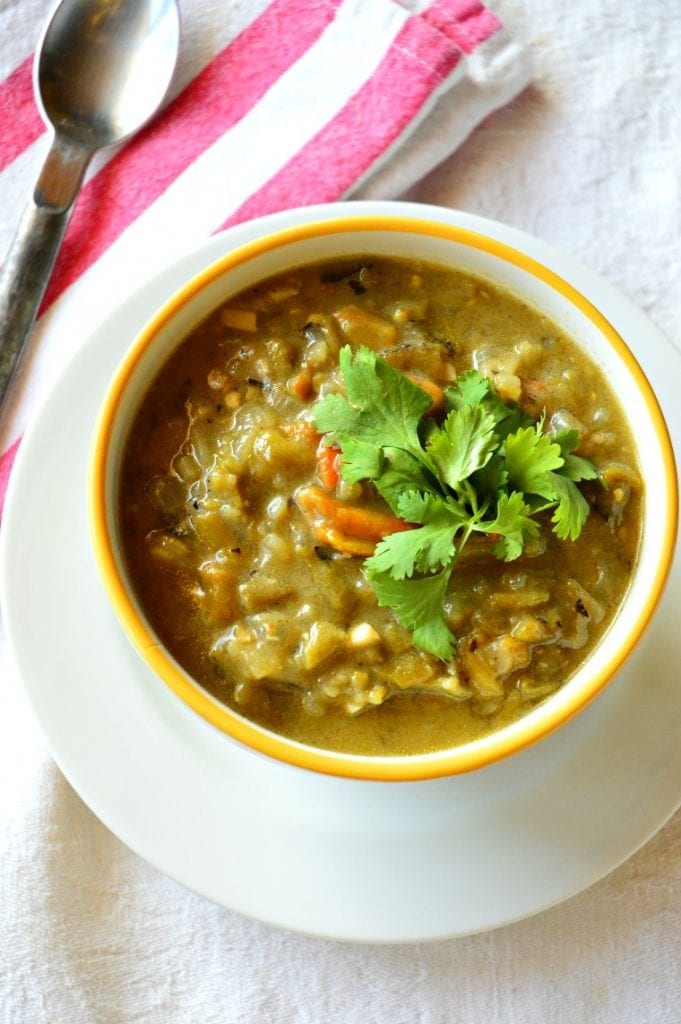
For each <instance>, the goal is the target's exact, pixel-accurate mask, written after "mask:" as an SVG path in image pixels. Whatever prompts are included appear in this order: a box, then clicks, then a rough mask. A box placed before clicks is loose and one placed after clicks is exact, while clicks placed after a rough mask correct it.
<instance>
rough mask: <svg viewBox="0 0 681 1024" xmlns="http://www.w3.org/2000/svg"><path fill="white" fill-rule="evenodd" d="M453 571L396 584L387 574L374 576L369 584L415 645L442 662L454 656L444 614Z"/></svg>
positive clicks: (452, 638) (376, 573)
mask: <svg viewBox="0 0 681 1024" xmlns="http://www.w3.org/2000/svg"><path fill="white" fill-rule="evenodd" d="M451 571H452V570H451V568H448V569H443V570H442V571H441V572H439V573H437V574H436V575H434V576H424V577H423V578H422V579H408V580H395V579H393V578H392V577H391V576H390V575H389V574H388V573H382V572H372V573H370V574H369V581H370V583H371V586H372V587H373V589H374V591H375V593H376V597H377V598H378V603H379V605H382V606H383V607H388V608H391V609H392V611H393V612H394V613H395V615H396V616H397V618H398V619H399V620H400V622H401V623H402V625H403V626H404V628H405V629H410V630H412V631H413V634H414V643H415V644H416V646H417V647H420V648H421V649H422V650H424V651H428V652H429V653H430V654H433V655H435V657H436V658H440V659H441V660H442V661H450V660H451V658H452V657H453V655H454V646H455V639H454V636H453V635H452V633H451V632H450V630H449V627H448V625H447V623H446V622H445V617H444V613H443V607H444V599H445V594H446V593H447V586H448V584H449V577H450V575H451Z"/></svg>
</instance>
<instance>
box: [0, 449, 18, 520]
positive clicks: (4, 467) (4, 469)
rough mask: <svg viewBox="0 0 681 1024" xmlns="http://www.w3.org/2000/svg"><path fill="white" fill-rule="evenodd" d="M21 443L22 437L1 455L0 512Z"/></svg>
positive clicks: (0, 511) (0, 512)
mask: <svg viewBox="0 0 681 1024" xmlns="http://www.w3.org/2000/svg"><path fill="white" fill-rule="evenodd" d="M20 444H21V438H18V439H17V440H16V441H15V442H14V444H13V445H12V446H11V447H10V448H8V449H7V451H6V452H4V453H3V454H2V455H0V514H2V508H3V505H4V504H5V492H6V491H7V481H8V480H9V474H10V470H11V469H12V466H13V465H14V459H15V456H16V454H17V451H18V449H19V445H20Z"/></svg>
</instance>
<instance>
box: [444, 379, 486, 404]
mask: <svg viewBox="0 0 681 1024" xmlns="http://www.w3.org/2000/svg"><path fill="white" fill-rule="evenodd" d="M491 392H492V388H491V385H490V382H489V381H488V380H487V377H483V375H482V374H481V373H479V372H478V370H467V371H466V373H462V374H461V375H460V376H459V377H458V378H457V381H456V384H453V385H452V386H451V387H450V388H447V390H446V391H445V401H446V403H447V408H448V409H461V408H462V406H464V405H480V403H481V402H482V401H483V399H485V398H487V397H488V396H489V395H490V394H491Z"/></svg>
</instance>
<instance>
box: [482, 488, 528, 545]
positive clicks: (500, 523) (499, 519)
mask: <svg viewBox="0 0 681 1024" xmlns="http://www.w3.org/2000/svg"><path fill="white" fill-rule="evenodd" d="M528 513H531V509H530V507H529V506H528V505H526V504H525V500H524V498H523V495H522V494H521V493H520V492H519V491H513V492H512V493H511V494H500V495H499V502H498V504H497V514H496V518H495V519H493V520H491V521H490V522H486V523H480V524H479V526H478V529H480V530H483V531H484V532H485V533H498V534H501V536H500V539H499V540H498V541H497V542H496V544H495V545H494V547H493V548H492V551H493V552H494V554H495V555H496V556H497V558H502V559H503V560H504V561H505V562H512V561H513V560H514V559H515V558H519V557H520V555H522V553H523V550H524V548H525V544H526V542H527V541H528V540H534V538H535V537H536V536H537V534H538V533H539V523H537V522H535V520H534V519H531V518H530V515H529V514H528Z"/></svg>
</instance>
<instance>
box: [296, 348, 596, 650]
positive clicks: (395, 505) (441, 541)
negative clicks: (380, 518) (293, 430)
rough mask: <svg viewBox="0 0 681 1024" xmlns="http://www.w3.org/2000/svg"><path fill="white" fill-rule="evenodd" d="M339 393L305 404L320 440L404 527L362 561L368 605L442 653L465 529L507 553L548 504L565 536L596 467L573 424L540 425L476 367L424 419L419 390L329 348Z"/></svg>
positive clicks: (426, 400) (376, 359)
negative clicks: (440, 414)
mask: <svg viewBox="0 0 681 1024" xmlns="http://www.w3.org/2000/svg"><path fill="white" fill-rule="evenodd" d="M340 369H341V372H342V375H343V383H344V387H345V395H341V394H332V395H327V396H326V397H325V398H324V399H322V400H321V401H319V402H317V403H316V404H315V406H314V408H313V410H312V411H313V416H314V420H315V424H316V427H317V429H318V430H319V432H320V433H321V434H323V435H324V441H325V443H326V444H327V445H335V446H337V447H338V448H339V449H340V452H341V457H340V466H339V470H340V473H341V475H342V476H343V477H344V479H346V480H348V481H350V482H353V483H356V482H359V481H362V480H368V481H371V482H372V483H373V485H374V487H375V488H376V490H377V491H378V493H379V494H380V495H381V496H382V497H383V498H384V500H385V501H386V502H387V504H388V505H389V506H390V508H391V509H392V511H393V512H394V513H395V514H396V515H398V516H399V517H400V518H401V519H404V520H405V521H406V522H408V523H410V524H413V529H411V530H405V531H402V532H398V533H392V534H389V535H388V536H386V537H384V538H383V540H381V541H380V542H379V543H378V545H377V546H376V550H375V551H374V554H373V555H371V556H370V557H369V558H367V559H366V562H365V569H366V574H367V578H368V580H369V582H370V584H371V586H372V588H373V590H374V592H375V593H376V597H377V599H378V603H379V604H380V605H383V606H385V607H389V608H391V609H392V611H393V612H394V614H395V615H396V616H397V618H398V619H399V621H400V622H401V623H402V625H403V626H404V627H405V628H406V629H409V630H411V631H412V632H413V638H414V643H415V645H416V646H417V647H420V648H421V649H423V650H425V651H429V652H430V653H431V654H433V655H435V656H436V657H438V658H441V659H442V660H443V661H449V660H450V659H451V658H452V657H453V655H454V653H455V647H456V638H455V637H454V635H453V633H452V632H451V630H450V629H449V626H448V625H447V622H446V620H445V615H444V603H445V598H446V594H447V590H448V588H449V584H450V578H451V576H452V573H453V571H454V569H455V566H456V563H457V561H458V559H459V557H460V555H461V552H462V551H463V549H464V547H465V546H466V543H467V542H468V540H469V539H470V538H471V536H473V535H474V534H476V533H477V534H486V535H488V536H490V537H493V538H494V544H493V546H492V552H493V554H494V555H495V556H496V557H497V558H499V559H501V560H503V561H506V562H509V561H513V560H514V559H516V558H518V557H519V556H520V555H521V554H522V553H523V551H524V550H525V548H526V547H527V544H528V543H529V542H531V541H533V540H534V539H535V538H536V537H537V535H538V533H539V523H538V522H537V516H539V515H540V514H541V513H544V512H551V513H552V515H551V524H552V529H553V532H554V533H555V534H556V536H558V537H559V538H560V539H561V540H566V539H570V540H575V539H576V538H577V537H578V536H579V534H580V533H581V530H582V527H583V526H584V523H585V521H586V518H587V516H588V514H589V505H588V503H587V501H586V500H585V498H584V496H583V495H582V493H581V491H580V490H579V488H578V486H577V484H578V483H579V482H580V481H582V480H591V479H594V478H595V477H596V476H597V473H596V469H595V467H594V466H593V464H592V463H591V462H590V461H589V460H588V459H585V458H582V457H581V456H578V455H575V454H574V451H575V449H576V448H577V446H578V444H579V434H578V432H577V431H576V430H562V431H557V432H551V431H545V430H544V420H543V417H542V418H541V419H540V420H538V421H536V420H533V419H532V418H531V417H529V416H527V414H526V413H524V412H523V410H522V409H521V408H520V407H519V406H518V405H516V404H515V403H506V402H504V401H502V399H501V398H500V397H499V395H498V394H497V393H496V392H495V391H494V389H493V387H492V385H491V383H490V381H489V380H487V378H485V377H483V376H482V374H480V373H478V372H477V371H476V370H469V371H468V372H467V373H464V374H462V375H461V376H460V377H459V378H458V380H457V382H456V384H454V385H453V386H452V387H450V388H448V389H447V390H446V391H445V407H446V410H447V414H446V417H445V419H444V420H443V422H442V423H441V424H440V425H438V424H437V423H436V422H435V421H434V420H433V419H432V418H431V417H428V418H427V419H424V416H425V413H426V412H427V411H428V409H429V408H430V404H431V399H430V397H429V396H428V395H427V394H425V392H424V391H422V390H421V388H419V387H418V386H417V385H416V384H414V383H413V382H412V381H411V380H409V378H408V377H406V376H405V375H404V374H403V373H400V371H399V370H396V369H395V368H394V367H393V366H391V365H390V364H389V363H387V362H386V361H385V360H384V359H381V358H380V356H378V355H376V353H375V352H372V351H371V350H370V349H367V348H359V349H357V350H356V351H355V352H353V351H352V350H351V349H350V348H349V347H348V346H346V347H345V348H343V349H342V350H341V353H340Z"/></svg>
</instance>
